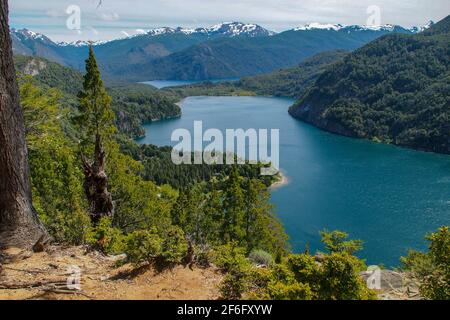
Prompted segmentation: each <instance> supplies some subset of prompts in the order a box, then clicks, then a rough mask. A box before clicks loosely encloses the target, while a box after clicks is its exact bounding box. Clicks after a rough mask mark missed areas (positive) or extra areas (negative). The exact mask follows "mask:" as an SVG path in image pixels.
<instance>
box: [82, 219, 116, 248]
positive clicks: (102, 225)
mask: <svg viewBox="0 0 450 320" xmlns="http://www.w3.org/2000/svg"><path fill="white" fill-rule="evenodd" d="M86 242H87V243H88V244H89V245H91V246H92V247H93V248H95V249H97V250H99V251H102V252H104V253H108V254H119V253H122V252H123V250H124V249H125V236H124V234H123V233H122V231H121V230H120V229H117V228H114V227H113V226H112V221H111V219H110V218H106V217H105V218H102V219H100V222H99V223H98V224H96V225H95V226H93V227H92V228H91V230H90V232H89V235H88V237H87V241H86Z"/></svg>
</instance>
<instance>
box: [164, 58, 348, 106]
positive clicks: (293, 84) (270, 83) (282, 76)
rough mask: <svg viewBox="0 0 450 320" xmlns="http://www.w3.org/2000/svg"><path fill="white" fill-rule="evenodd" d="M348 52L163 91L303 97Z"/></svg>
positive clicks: (181, 94)
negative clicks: (226, 80) (255, 74)
mask: <svg viewBox="0 0 450 320" xmlns="http://www.w3.org/2000/svg"><path fill="white" fill-rule="evenodd" d="M345 55H346V51H343V50H333V51H326V52H322V53H318V54H316V55H314V56H312V57H311V58H307V59H305V60H304V61H303V62H302V63H300V64H299V65H298V66H295V67H291V68H287V69H281V70H278V71H275V72H272V73H268V74H262V75H257V76H252V77H244V78H242V79H240V80H236V81H228V82H218V83H212V82H204V83H200V84H194V85H187V86H182V87H172V88H165V89H163V91H165V92H169V93H170V94H172V95H177V96H179V97H186V96H200V95H207V96H224V95H225V96H228V95H229V96H252V95H262V96H276V97H293V98H300V97H301V96H302V95H303V94H304V93H305V92H306V91H307V90H308V89H309V87H311V86H312V85H313V84H314V82H315V80H316V79H317V78H318V77H319V76H320V75H321V74H322V73H323V72H324V71H325V70H326V68H327V67H329V66H330V65H331V64H332V63H335V62H337V61H341V60H342V59H343V57H344V56H345Z"/></svg>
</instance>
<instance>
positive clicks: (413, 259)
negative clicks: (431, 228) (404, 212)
mask: <svg viewBox="0 0 450 320" xmlns="http://www.w3.org/2000/svg"><path fill="white" fill-rule="evenodd" d="M426 239H427V240H428V241H430V246H429V249H428V252H427V253H420V252H415V251H410V252H409V253H408V256H406V257H403V258H401V262H402V264H403V268H404V269H406V270H409V271H411V272H412V273H413V275H415V276H416V277H417V278H418V279H419V281H420V283H421V285H420V293H421V294H422V296H423V297H425V298H427V299H432V300H450V231H449V227H442V228H440V229H439V230H438V231H437V232H435V233H432V234H430V235H429V236H427V237H426Z"/></svg>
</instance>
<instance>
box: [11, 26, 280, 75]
mask: <svg viewBox="0 0 450 320" xmlns="http://www.w3.org/2000/svg"><path fill="white" fill-rule="evenodd" d="M271 34H273V33H272V32H271V31H269V30H266V29H264V28H263V27H261V26H258V25H255V24H244V23H240V22H232V23H223V24H218V25H215V26H212V27H209V28H196V29H186V28H175V29H174V28H158V29H153V30H148V31H144V30H141V33H140V34H137V35H133V36H130V37H126V38H122V39H115V40H111V41H98V42H92V43H90V42H88V41H77V42H72V43H65V42H61V43H56V42H53V41H52V40H50V39H49V38H47V37H46V36H44V35H41V34H38V33H35V32H32V31H30V30H28V29H21V30H16V29H12V30H11V35H12V39H13V50H14V53H15V54H21V55H31V56H38V57H42V58H46V59H49V60H52V61H55V62H58V63H61V64H64V65H66V66H70V67H73V68H76V69H78V70H82V69H83V67H84V59H85V58H86V56H87V50H88V49H87V48H88V45H89V44H93V45H94V46H95V51H96V55H97V57H98V60H99V62H100V67H101V69H102V71H103V72H104V73H106V76H107V73H109V72H110V70H114V69H115V68H117V67H120V66H124V67H125V68H126V66H127V65H129V64H137V63H144V62H147V61H150V60H153V59H156V58H160V57H164V56H167V55H170V54H171V53H174V52H177V51H180V50H183V49H185V48H188V47H190V46H192V45H194V44H197V43H201V42H204V41H208V40H213V39H219V38H225V37H229V38H240V37H242V38H247V37H248V38H254V37H261V36H269V35H271Z"/></svg>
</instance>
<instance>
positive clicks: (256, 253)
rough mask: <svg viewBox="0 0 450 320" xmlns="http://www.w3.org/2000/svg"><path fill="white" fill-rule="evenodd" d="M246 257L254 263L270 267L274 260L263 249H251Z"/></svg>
mask: <svg viewBox="0 0 450 320" xmlns="http://www.w3.org/2000/svg"><path fill="white" fill-rule="evenodd" d="M248 258H249V259H250V261H251V262H253V263H254V264H256V265H260V266H266V267H270V266H271V265H272V264H273V262H274V261H273V257H272V255H271V254H270V253H268V252H266V251H264V250H253V251H252V252H251V253H250V255H249V256H248Z"/></svg>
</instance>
